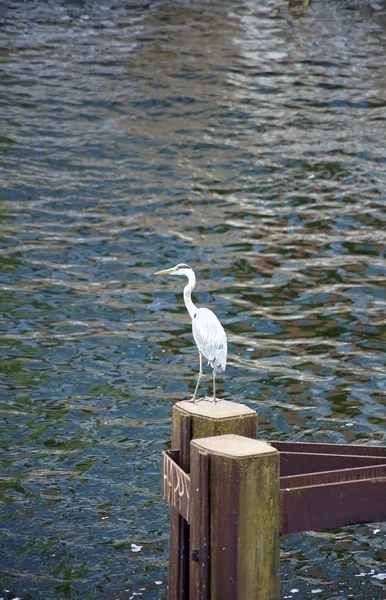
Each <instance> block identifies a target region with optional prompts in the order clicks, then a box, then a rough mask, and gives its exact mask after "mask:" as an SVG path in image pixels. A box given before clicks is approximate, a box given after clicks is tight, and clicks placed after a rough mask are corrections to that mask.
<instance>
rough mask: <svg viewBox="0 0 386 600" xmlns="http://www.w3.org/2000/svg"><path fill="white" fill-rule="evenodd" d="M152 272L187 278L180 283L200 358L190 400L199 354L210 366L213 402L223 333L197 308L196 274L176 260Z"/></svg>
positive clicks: (220, 370) (222, 361)
mask: <svg viewBox="0 0 386 600" xmlns="http://www.w3.org/2000/svg"><path fill="white" fill-rule="evenodd" d="M154 275H180V276H182V277H187V278H188V284H187V285H186V286H185V287H184V302H185V306H186V308H187V310H188V313H189V315H190V318H191V319H192V331H193V337H194V341H195V342H196V346H197V348H198V354H199V358H200V370H199V373H198V379H197V384H196V389H195V390H194V394H193V396H192V398H191V400H190V402H197V400H196V394H197V390H198V385H199V383H200V379H201V377H202V374H203V371H202V357H203V356H204V357H205V358H206V359H207V361H208V364H210V365H211V367H212V369H213V402H216V373H223V372H224V371H225V366H226V362H227V337H226V334H225V331H224V328H223V326H222V325H221V323H220V321H219V320H218V318H217V317H216V315H215V314H214V312H212V311H211V310H209V308H197V306H196V305H195V304H194V303H193V301H192V291H193V290H194V288H195V285H196V276H195V274H194V271H193V269H192V268H191V267H189V265H186V264H185V263H180V264H178V265H176V266H175V267H171V268H170V269H164V270H162V271H157V272H156V273H154Z"/></svg>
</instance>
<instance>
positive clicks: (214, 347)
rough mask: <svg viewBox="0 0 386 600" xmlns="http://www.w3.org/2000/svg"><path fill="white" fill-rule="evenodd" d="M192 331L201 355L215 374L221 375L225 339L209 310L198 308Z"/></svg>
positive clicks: (225, 354) (223, 368) (224, 364)
mask: <svg viewBox="0 0 386 600" xmlns="http://www.w3.org/2000/svg"><path fill="white" fill-rule="evenodd" d="M192 330H193V337H194V341H195V342H196V344H197V348H198V349H199V351H200V352H201V354H202V355H203V356H205V358H206V359H207V360H208V362H209V363H210V365H211V366H212V368H213V369H215V371H216V372H217V373H223V372H224V371H225V366H226V361H227V351H228V348H227V338H226V334H225V331H224V328H223V326H222V325H221V323H220V321H219V320H218V318H217V317H216V315H215V314H214V312H212V311H211V310H209V308H199V309H198V310H197V312H196V314H195V315H194V317H193V321H192Z"/></svg>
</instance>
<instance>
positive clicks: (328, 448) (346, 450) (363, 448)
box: [268, 440, 386, 458]
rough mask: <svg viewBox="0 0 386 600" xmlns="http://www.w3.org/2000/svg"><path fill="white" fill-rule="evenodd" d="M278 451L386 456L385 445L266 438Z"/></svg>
mask: <svg viewBox="0 0 386 600" xmlns="http://www.w3.org/2000/svg"><path fill="white" fill-rule="evenodd" d="M268 443H269V444H271V446H274V448H276V449H277V450H279V452H302V453H306V454H339V455H340V456H342V455H345V454H349V455H350V456H380V457H382V456H383V457H385V458H386V446H367V445H364V444H319V443H317V442H280V441H272V440H268Z"/></svg>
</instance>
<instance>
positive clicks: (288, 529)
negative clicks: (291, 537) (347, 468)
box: [280, 477, 386, 534]
mask: <svg viewBox="0 0 386 600" xmlns="http://www.w3.org/2000/svg"><path fill="white" fill-rule="evenodd" d="M280 499H281V518H282V524H281V533H282V534H289V533H295V532H300V531H309V530H318V529H333V528H335V527H344V526H345V525H359V524H363V523H376V522H379V521H386V477H381V478H377V479H362V480H359V481H348V482H347V481H345V482H340V483H329V484H322V485H311V486H308V487H295V488H287V489H281V491H280Z"/></svg>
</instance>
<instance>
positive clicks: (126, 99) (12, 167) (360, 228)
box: [0, 0, 386, 600]
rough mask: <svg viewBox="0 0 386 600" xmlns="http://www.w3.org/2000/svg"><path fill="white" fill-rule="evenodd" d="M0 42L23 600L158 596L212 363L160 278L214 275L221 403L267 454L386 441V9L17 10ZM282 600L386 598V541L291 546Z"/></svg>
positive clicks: (11, 481) (8, 591)
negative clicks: (184, 451)
mask: <svg viewBox="0 0 386 600" xmlns="http://www.w3.org/2000/svg"><path fill="white" fill-rule="evenodd" d="M0 23H1V25H0V39H1V47H2V51H1V56H0V70H1V73H0V103H1V113H0V114H1V130H0V178H1V191H0V199H1V204H0V210H1V238H0V241H1V273H0V282H1V295H0V300H1V316H0V325H1V379H0V385H1V404H0V411H1V433H0V435H1V438H0V445H1V453H2V468H1V479H0V486H1V489H0V492H1V495H0V500H1V516H2V519H1V528H2V533H1V536H0V566H1V575H0V598H4V600H5V599H6V600H9V599H11V598H14V597H18V598H21V600H26V599H31V600H38V599H39V600H40V599H55V600H56V599H62V598H70V599H75V598H82V599H88V600H91V599H97V598H98V599H99V598H100V599H120V600H128V599H129V598H131V599H133V598H137V597H138V598H144V599H146V600H156V599H157V600H161V599H164V598H165V597H166V581H167V577H166V573H167V537H168V535H167V532H168V526H167V522H168V515H167V508H166V505H165V503H164V501H163V500H162V499H161V497H160V491H159V490H160V485H159V484H160V472H159V468H160V456H161V452H162V450H163V449H164V448H165V447H166V446H167V445H168V443H169V439H170V415H171V407H172V404H173V402H175V401H177V400H179V399H183V398H187V397H189V395H190V394H191V393H192V392H193V389H194V381H195V374H196V370H197V356H196V351H195V349H194V347H193V344H192V337H191V333H190V325H189V319H188V316H187V314H186V311H185V308H184V306H183V303H182V298H181V285H182V282H181V281H180V280H178V281H176V280H174V279H172V280H171V281H169V280H167V281H162V280H158V279H157V280H156V278H153V277H152V275H151V274H152V273H153V271H155V270H157V269H160V268H162V267H165V266H171V265H173V264H175V263H176V262H181V261H184V262H188V263H190V264H192V265H193V266H194V267H195V268H196V271H197V278H198V289H197V294H196V296H195V299H196V301H197V303H198V304H206V305H209V306H211V307H212V308H214V309H215V311H216V313H217V314H218V316H219V317H220V319H221V321H222V322H223V323H224V326H225V328H226V330H227V333H228V336H229V350H230V356H229V363H228V365H229V366H228V369H227V373H226V379H225V381H224V382H223V381H221V382H220V384H219V388H220V389H219V392H220V395H221V396H222V397H224V398H227V399H232V400H235V401H239V402H244V403H246V404H248V405H249V406H251V407H253V408H255V409H256V410H258V412H259V415H260V423H261V425H260V436H261V437H262V438H265V439H268V438H275V439H286V440H313V441H332V442H357V443H364V444H386V429H385V404H386V375H385V361H386V258H385V242H386V152H385V150H386V145H385V139H386V93H385V89H386V88H385V81H386V61H385V54H386V35H385V34H386V7H385V4H384V3H383V2H380V1H376V0H374V1H373V2H364V1H363V2H360V1H355V0H354V1H350V2H349V1H339V0H334V1H332V0H320V1H318V0H315V1H314V2H313V3H312V4H311V5H310V6H308V7H306V6H302V5H301V4H298V3H293V2H290V3H286V2H282V1H281V0H265V1H264V2H263V3H258V2H252V1H248V0H237V1H235V2H227V1H223V2H216V1H214V2H204V1H201V0H199V1H196V2H191V1H190V2H187V1H186V2H185V1H181V2H173V3H172V2H165V1H159V2H136V3H134V2H118V1H114V0H105V1H100V2H91V1H89V2H87V1H85V2H80V1H72V2H70V1H68V2H65V1H62V2H57V1H53V0H52V1H51V2H49V1H48V2H47V1H45V2H43V1H40V2H38V1H35V2H29V1H28V0H27V1H25V2H21V1H12V2H11V1H7V0H3V2H2V3H1V6H0ZM207 380H208V382H210V378H207ZM202 392H204V389H203V390H202ZM282 593H283V598H294V599H298V600H306V599H309V598H321V599H323V600H327V599H330V598H345V599H346V598H355V599H364V600H370V599H384V598H386V524H377V525H371V526H366V527H349V528H345V529H342V530H339V531H332V532H331V531H330V532H321V533H320V532H318V533H315V532H311V533H306V534H303V535H294V536H290V537H289V538H288V539H287V540H286V541H285V542H284V543H283V544H282Z"/></svg>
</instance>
